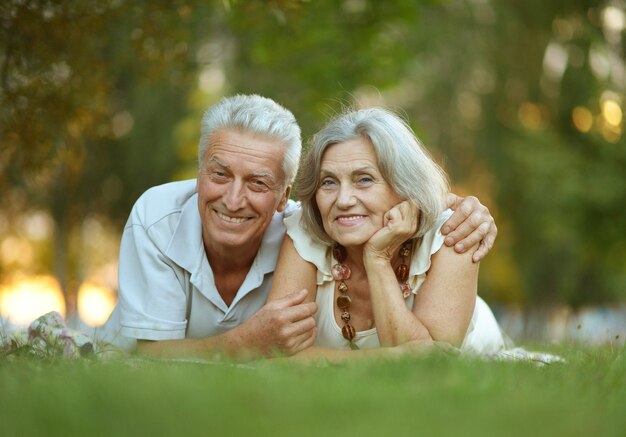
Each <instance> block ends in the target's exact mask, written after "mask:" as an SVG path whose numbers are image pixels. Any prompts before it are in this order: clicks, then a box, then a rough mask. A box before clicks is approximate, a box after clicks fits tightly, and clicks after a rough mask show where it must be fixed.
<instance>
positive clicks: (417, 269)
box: [409, 209, 452, 293]
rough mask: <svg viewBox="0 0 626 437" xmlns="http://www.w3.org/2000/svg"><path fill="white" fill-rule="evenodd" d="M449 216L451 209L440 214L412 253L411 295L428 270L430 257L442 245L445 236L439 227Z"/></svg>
mask: <svg viewBox="0 0 626 437" xmlns="http://www.w3.org/2000/svg"><path fill="white" fill-rule="evenodd" d="M451 215H452V210H451V209H447V210H445V211H444V212H443V213H441V215H440V216H439V218H438V219H437V222H436V223H435V225H434V226H433V227H432V228H431V229H430V230H429V231H428V232H426V233H425V234H424V236H423V237H422V238H421V240H419V247H418V248H417V249H416V250H415V251H414V252H413V258H412V259H411V267H410V268H409V285H410V287H411V289H412V290H413V293H416V292H417V289H418V288H419V286H420V285H421V283H422V282H423V280H424V277H425V276H426V272H428V270H429V269H430V257H431V256H432V255H433V254H434V253H437V251H438V250H439V249H440V248H441V246H442V245H443V241H444V240H445V238H446V236H445V235H443V234H442V233H441V227H442V226H443V224H444V223H445V222H446V220H448V219H449V218H450V216H451Z"/></svg>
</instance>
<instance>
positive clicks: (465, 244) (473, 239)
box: [446, 223, 489, 253]
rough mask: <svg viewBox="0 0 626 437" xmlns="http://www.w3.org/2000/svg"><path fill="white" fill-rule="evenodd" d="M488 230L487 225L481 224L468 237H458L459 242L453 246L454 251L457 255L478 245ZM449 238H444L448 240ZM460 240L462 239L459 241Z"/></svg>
mask: <svg viewBox="0 0 626 437" xmlns="http://www.w3.org/2000/svg"><path fill="white" fill-rule="evenodd" d="M488 229H489V225H488V224H487V223H483V224H481V225H480V226H479V227H477V228H476V229H474V231H473V232H471V233H470V234H469V235H467V236H465V237H464V238H462V237H459V240H460V241H459V242H458V243H456V244H455V245H454V250H455V251H457V252H458V253H464V252H466V251H467V249H469V248H470V247H473V246H475V245H477V244H478V243H480V242H481V241H482V240H483V239H484V238H485V236H486V235H487V230H488ZM449 237H450V236H448V237H446V239H448V238H449ZM461 238H462V239H461Z"/></svg>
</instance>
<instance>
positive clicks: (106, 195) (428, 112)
mask: <svg viewBox="0 0 626 437" xmlns="http://www.w3.org/2000/svg"><path fill="white" fill-rule="evenodd" d="M625 11H626V2H624V1H623V0H608V1H607V0H604V1H591V0H570V1H567V2H562V1H552V2H549V1H548V2H547V1H539V0H526V1H510V0H507V1H505V0H450V1H436V0H430V1H424V0H422V1H413V0H411V1H409V0H406V1H403V0H398V1H374V0H345V1H330V0H319V1H313V0H310V1H304V0H298V1H297V0H274V1H259V0H252V1H235V0H233V1H228V0H223V1H194V0H189V1H184V2H183V1H162V0H155V1H150V2H148V1H145V2H141V1H140V2H129V1H123V0H102V1H95V0H94V1H91V0H83V1H63V2H54V1H43V0H42V1H37V0H33V1H29V0H7V1H3V2H2V4H1V5H0V193H1V195H0V284H1V285H0V315H1V316H2V324H3V327H7V326H8V327H11V326H14V325H19V324H24V323H28V322H30V321H31V320H32V319H33V318H35V317H37V316H38V315H40V314H42V313H43V312H45V311H47V310H49V309H56V310H59V311H60V312H61V313H62V314H64V315H66V317H67V318H68V319H69V320H70V321H71V322H72V323H74V324H75V325H77V326H98V325H99V324H101V323H102V322H103V321H104V320H105V319H106V317H107V316H108V312H109V311H110V310H111V308H112V305H113V304H114V302H115V298H116V293H117V276H116V275H117V255H118V249H119V238H120V235H121V231H122V229H123V226H124V223H125V221H126V218H127V216H128V213H129V212H130V209H131V207H132V205H133V203H134V201H135V200H136V199H137V198H138V197H139V196H140V195H141V193H142V192H143V191H145V190H146V189H147V188H149V187H151V186H153V185H157V184H162V183H166V182H169V181H173V180H179V179H185V178H192V177H194V176H195V171H196V166H197V164H196V148H197V140H198V132H199V120H200V117H201V115H202V113H203V111H204V109H205V108H206V107H207V106H208V105H211V104H213V103H215V102H217V101H218V100H219V99H220V98H221V97H222V96H226V95H232V94H235V93H257V94H261V95H264V96H267V97H271V98H273V99H275V100H276V101H278V102H280V103H281V104H283V105H284V106H286V107H287V108H289V109H291V110H292V111H293V112H294V114H295V115H296V117H297V119H298V120H299V122H300V125H301V127H302V130H303V138H304V139H305V140H306V139H307V138H309V137H310V136H311V135H312V134H313V133H314V132H315V131H316V130H317V129H319V128H320V127H321V125H322V123H323V122H324V121H325V120H326V119H327V118H328V117H329V116H331V115H333V114H336V113H337V112H338V111H340V110H341V109H342V108H343V107H345V106H349V105H353V104H354V105H358V106H368V105H383V106H387V107H389V108H391V109H394V110H396V111H398V112H399V113H400V114H402V115H403V116H404V117H406V119H407V120H409V122H410V124H411V126H412V127H413V129H414V130H415V131H416V133H417V134H418V136H419V137H420V138H421V139H422V141H423V142H424V143H425V145H426V146H427V147H428V148H429V149H430V150H431V151H432V153H433V155H434V157H435V158H436V160H437V161H438V162H439V163H441V164H442V165H443V166H444V168H445V169H446V171H447V172H448V173H449V175H450V179H451V182H452V186H453V190H454V192H456V193H458V194H461V195H470V194H472V195H476V196H477V197H478V198H479V199H480V200H481V201H482V203H484V204H486V205H487V206H488V207H489V208H490V210H491V212H492V214H493V215H494V217H495V219H496V222H497V225H498V230H499V232H498V239H497V241H496V245H495V247H494V249H493V250H492V252H491V253H490V254H489V256H488V258H487V259H486V260H485V261H484V262H483V263H482V265H481V276H480V285H479V293H480V294H481V295H482V296H483V297H484V298H485V299H486V300H487V301H488V302H489V303H490V304H491V305H492V306H493V308H494V309H495V311H496V313H497V314H498V315H499V316H500V317H501V320H502V321H503V323H504V322H506V323H505V324H506V326H505V328H507V329H508V330H509V333H510V334H512V335H513V336H514V337H516V338H530V339H540V340H546V339H548V340H560V339H564V338H566V337H568V336H570V337H571V336H576V335H577V333H578V334H580V335H581V336H583V337H584V336H585V335H587V336H591V337H590V338H593V339H597V338H598V335H599V336H600V337H602V339H603V340H607V339H608V340H618V341H619V340H620V337H619V335H622V336H621V341H622V342H623V338H624V335H623V334H620V332H624V330H623V328H624V326H623V322H624V320H625V319H626V318H625V317H624V307H625V304H624V302H626V233H625V232H624V230H625V229H626V215H625V214H624V212H623V209H624V205H626V139H625V136H624V106H625V104H626V103H625V102H626V101H625V99H626V72H625V61H624V40H625V38H624V35H625V31H624V29H625V27H626V13H625ZM585 314H587V315H589V314H591V318H585ZM594 317H595V318H594ZM592 320H595V322H592ZM598 320H600V321H601V322H602V321H603V322H606V323H608V325H607V326H609V327H606V326H605V325H602V326H603V327H602V328H598V326H599V325H596V324H595V323H596V322H597V321H598ZM620 323H621V324H620ZM598 329H600V332H598ZM620 329H621V330H622V331H620Z"/></svg>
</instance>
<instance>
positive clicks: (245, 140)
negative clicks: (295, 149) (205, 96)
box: [202, 129, 285, 180]
mask: <svg viewBox="0 0 626 437" xmlns="http://www.w3.org/2000/svg"><path fill="white" fill-rule="evenodd" d="M284 157H285V147H284V145H283V144H282V143H281V142H280V141H278V140H276V139H275V138H272V137H269V136H267V135H260V134H256V133H251V132H248V131H242V130H234V129H221V130H219V131H216V132H214V133H213V134H212V135H211V136H210V137H209V140H208V144H207V150H206V152H205V154H204V157H203V159H202V161H203V162H202V164H203V165H206V164H209V163H216V164H218V165H221V166H223V167H226V168H232V169H235V168H241V169H244V168H245V169H246V170H247V171H249V172H251V173H271V174H272V175H273V176H274V177H275V178H276V179H280V180H282V179H283V178H284V169H283V161H284Z"/></svg>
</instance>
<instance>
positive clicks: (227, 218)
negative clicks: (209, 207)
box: [215, 211, 248, 223]
mask: <svg viewBox="0 0 626 437" xmlns="http://www.w3.org/2000/svg"><path fill="white" fill-rule="evenodd" d="M215 212H216V214H217V216H218V217H219V218H221V219H222V220H225V221H227V222H231V223H243V222H245V221H246V220H248V218H247V217H230V216H228V215H226V214H222V213H221V212H219V211H215Z"/></svg>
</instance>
